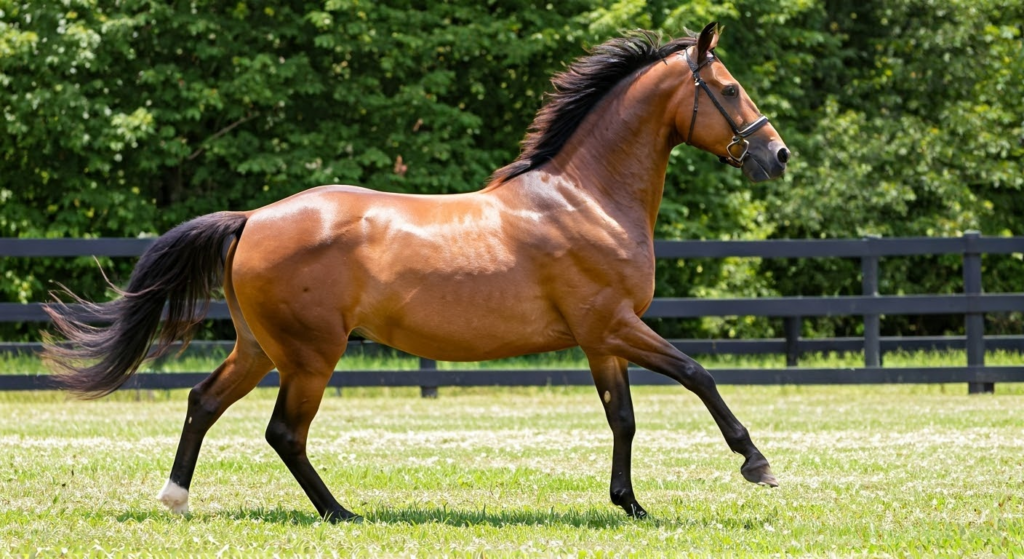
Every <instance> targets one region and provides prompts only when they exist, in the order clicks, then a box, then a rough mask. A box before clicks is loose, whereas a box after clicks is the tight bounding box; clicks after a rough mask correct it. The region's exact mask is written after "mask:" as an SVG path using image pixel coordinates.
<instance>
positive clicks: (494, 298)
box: [355, 278, 576, 361]
mask: <svg viewBox="0 0 1024 559" xmlns="http://www.w3.org/2000/svg"><path fill="white" fill-rule="evenodd" d="M492 279H493V278H492ZM530 287H534V289H531V288H530ZM373 307H375V308H373V309H366V310H367V311H369V312H361V313H360V314H361V315H362V316H361V319H360V320H358V323H357V324H356V325H355V327H356V332H357V333H359V334H362V335H363V336H365V337H367V338H369V339H372V340H375V341H378V342H380V343H383V344H386V345H389V346H391V347H394V348H396V349H399V350H402V351H405V352H408V353H412V354H414V355H419V356H422V357H426V358H429V359H436V360H440V361H483V360H488V359H498V358H502V357H512V356H516V355H523V354H527V353H540V352H544V351H553V350H557V349H564V348H567V347H572V346H574V345H576V343H575V339H574V338H573V336H572V334H571V333H570V332H569V329H568V327H567V326H566V325H565V323H564V321H563V320H562V318H561V315H560V313H559V312H558V311H557V309H555V308H554V306H553V305H552V304H551V303H550V301H548V300H547V299H546V298H545V297H544V296H543V294H542V293H541V290H540V289H539V288H536V286H522V285H520V286H518V287H514V286H510V285H503V282H500V281H487V280H486V279H484V280H482V281H471V280H449V281H447V282H445V284H444V285H439V286H436V287H433V286H431V285H429V284H422V283H421V284H420V285H419V286H418V287H412V286H410V289H408V290H401V289H399V290H396V291H394V297H383V298H382V299H381V300H380V301H379V302H378V303H377V304H375V305H373Z"/></svg>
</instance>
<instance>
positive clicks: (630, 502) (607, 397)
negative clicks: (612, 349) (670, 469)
mask: <svg viewBox="0 0 1024 559" xmlns="http://www.w3.org/2000/svg"><path fill="white" fill-rule="evenodd" d="M587 359H588V360H589V362H590V372H591V373H592V374H593V375H594V384H595V385H596V386H597V394H598V396H600V397H601V403H602V404H603V405H604V413H605V415H606V416H607V417H608V425H609V426H610V427H611V428H612V436H613V437H614V443H613V447H612V482H611V489H610V493H611V498H612V503H615V504H616V505H618V506H620V507H622V509H623V510H625V511H626V514H628V515H630V516H634V517H636V518H644V517H646V516H647V511H645V510H644V508H643V507H641V506H640V503H638V502H636V497H635V496H634V495H633V481H632V479H631V478H630V472H629V467H630V459H631V453H632V446H633V434H634V433H636V421H635V420H634V419H633V400H632V398H630V395H629V377H628V376H627V372H626V366H627V362H626V360H625V359H620V358H618V357H612V356H602V355H593V354H590V353H588V354H587Z"/></svg>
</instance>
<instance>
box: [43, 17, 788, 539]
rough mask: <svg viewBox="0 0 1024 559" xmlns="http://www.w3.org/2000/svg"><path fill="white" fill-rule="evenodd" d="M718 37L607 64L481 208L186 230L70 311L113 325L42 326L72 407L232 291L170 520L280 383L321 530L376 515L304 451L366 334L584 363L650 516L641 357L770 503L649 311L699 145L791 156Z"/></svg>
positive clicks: (359, 209) (396, 343)
mask: <svg viewBox="0 0 1024 559" xmlns="http://www.w3.org/2000/svg"><path fill="white" fill-rule="evenodd" d="M718 36H719V33H718V27H717V24H715V23H712V24H709V25H708V26H707V27H705V28H704V30H703V31H702V32H701V33H700V34H699V35H697V36H687V37H682V38H679V39H675V40H671V41H667V42H662V40H661V39H660V37H659V36H657V35H655V34H653V33H650V32H636V33H630V34H626V35H624V36H622V37H619V38H615V39H612V40H610V41H608V42H606V43H604V44H602V45H599V46H597V47H595V48H594V49H593V50H591V51H590V52H589V54H587V55H585V56H583V57H581V58H579V59H578V60H576V61H575V62H574V63H572V64H571V65H570V66H569V67H568V68H567V69H566V70H565V71H564V72H562V73H560V74H557V75H556V76H554V78H553V79H552V83H553V85H554V91H553V93H550V94H549V95H548V97H547V99H546V102H545V104H544V105H543V107H542V108H541V109H540V111H539V112H538V114H537V116H536V119H535V120H534V122H533V124H532V125H531V128H530V130H529V133H528V134H527V136H526V138H525V139H524V141H523V144H522V151H521V154H520V156H519V157H518V158H517V159H516V160H515V161H514V162H512V163H511V164H509V165H507V166H505V167H503V168H501V169H499V170H498V171H496V172H495V174H494V175H493V176H492V177H491V179H490V181H489V183H488V184H487V186H486V187H485V188H484V189H483V190H481V191H477V192H472V193H464V194H451V195H409V194H390V193H383V192H374V191H370V190H366V189H363V188H358V187H355V186H322V187H318V188H313V189H310V190H307V191H305V192H301V193H299V194H295V195H294V196H291V197H289V198H286V199H284V200H281V201H278V202H275V203H273V204H270V205H268V206H265V207H262V208H259V209H256V210H252V211H244V212H235V211H224V212H218V213H213V214H209V215H205V216H201V217H198V218H196V219H193V220H191V221H188V222H186V223H183V224H181V225H179V226H177V227H175V228H174V229H171V230H170V231H169V232H167V233H166V234H164V235H162V236H161V237H159V238H158V239H156V241H155V242H154V243H153V244H152V245H151V246H150V247H149V248H148V249H147V250H146V251H145V253H144V254H143V255H142V256H141V258H140V259H139V262H138V264H137V265H136V267H135V269H134V271H133V272H132V275H131V278H130V279H129V282H128V285H127V287H126V288H125V289H124V290H123V291H121V292H120V294H119V297H118V298H116V299H115V300H113V301H110V302H107V303H102V304H94V303H86V302H84V301H81V300H80V299H77V298H76V299H77V300H78V301H79V302H81V303H85V305H86V308H87V310H88V311H89V313H90V314H91V315H92V319H93V320H96V321H99V322H103V323H104V324H106V325H105V326H92V325H89V324H86V322H87V320H85V319H83V318H81V316H80V315H76V314H74V313H73V312H72V308H71V307H69V306H67V305H66V304H64V303H61V302H59V301H58V302H55V303H53V304H51V305H50V306H49V307H48V311H47V312H49V314H50V316H51V317H52V319H53V322H54V325H55V328H56V330H57V332H58V333H59V334H60V335H62V336H63V337H65V338H67V340H68V341H69V342H70V343H69V344H68V345H61V344H57V343H55V342H54V338H49V341H48V344H47V350H46V358H47V360H48V361H49V362H50V364H51V367H53V369H54V372H55V373H56V374H57V377H56V378H58V379H59V382H61V383H62V384H63V385H64V386H65V387H66V388H67V389H69V390H71V391H72V392H74V393H77V394H78V395H80V396H82V397H87V398H88V397H100V396H103V395H106V394H109V393H110V392H112V391H114V390H116V389H117V388H118V387H119V386H121V385H122V384H123V383H124V382H125V381H126V380H127V379H128V378H129V377H130V376H131V375H132V374H134V373H135V372H136V370H137V369H138V367H139V365H140V364H141V363H142V362H143V361H144V360H146V359H147V358H151V357H153V356H155V355H159V354H161V353H162V352H164V351H165V350H167V349H168V346H169V345H170V344H171V343H172V342H174V341H176V340H183V341H185V342H187V341H188V340H189V339H190V337H191V334H192V332H193V331H194V330H195V328H196V325H197V322H198V319H197V318H196V307H197V306H198V307H202V305H203V304H204V303H205V304H207V305H208V302H209V299H210V297H211V294H212V291H213V290H214V289H215V288H217V287H220V286H222V287H223V290H224V297H225V299H226V301H227V305H228V307H229V309H230V312H231V319H232V321H233V322H234V326H235V329H236V332H237V341H236V343H235V346H234V349H233V350H232V352H231V353H230V355H229V356H228V357H227V358H226V360H225V361H224V362H223V363H222V364H221V365H220V366H219V367H218V368H217V369H216V370H215V371H214V372H213V373H212V374H211V375H210V376H209V377H208V378H206V379H205V380H203V381H202V382H201V383H199V384H198V385H197V386H196V387H195V388H193V389H192V391H191V392H190V393H189V397H188V410H187V413H186V419H185V424H184V427H183V429H182V433H181V439H180V442H179V444H178V449H177V453H176V454H175V457H174V463H173V465H172V467H171V471H170V476H169V479H168V481H167V484H166V485H165V486H164V488H163V489H162V490H161V491H160V493H159V495H158V498H159V500H160V501H161V502H162V503H163V504H164V505H166V506H167V507H168V508H170V509H171V510H172V511H173V512H176V513H182V514H184V513H186V512H188V495H189V493H188V492H189V488H190V485H191V481H192V475H193V473H194V471H195V466H196V459H197V457H198V455H199V449H200V446H201V444H202V442H203V437H204V436H205V434H206V432H207V430H208V429H209V428H210V426H211V425H213V423H214V422H215V421H217V419H218V418H219V417H220V416H221V414H223V413H224V411H225V410H226V409H227V408H228V406H230V405H231V404H232V403H234V402H235V401H237V400H238V399H239V398H242V397H243V396H245V395H246V394H247V393H249V392H250V391H251V390H252V389H253V388H254V387H256V385H257V383H259V381H260V380H261V379H262V378H263V377H264V376H265V375H266V374H267V373H268V372H269V371H271V370H272V369H274V368H275V367H276V368H277V370H278V371H279V374H280V391H279V393H278V396H277V402H276V404H275V407H274V411H273V413H272V415H271V418H270V422H269V425H268V426H267V430H266V439H267V441H268V442H269V443H270V445H271V446H272V447H273V448H274V450H275V451H276V452H277V453H278V455H280V457H281V459H282V460H283V461H284V463H285V465H286V466H287V467H288V469H289V470H290V471H291V473H292V474H293V475H294V477H295V479H296V480H297V481H298V483H299V485H300V486H301V487H302V489H303V490H304V491H305V493H306V495H307V496H308V497H309V499H310V501H312V503H313V506H314V507H316V510H317V512H318V513H319V514H320V516H321V517H323V518H324V519H327V520H330V521H335V522H336V521H342V520H359V519H360V517H359V516H357V515H356V514H354V513H353V512H351V511H349V510H348V509H346V508H345V507H343V506H342V505H341V504H339V503H338V501H337V500H335V498H334V496H333V495H332V494H331V492H330V490H329V489H328V488H327V486H326V485H325V484H324V482H323V481H322V480H321V478H320V476H319V474H318V473H317V472H316V470H315V469H314V467H313V465H312V464H311V463H310V461H309V459H308V458H307V455H306V438H307V434H308V432H309V425H310V422H311V421H312V420H313V416H314V415H316V412H317V409H318V408H319V405H320V401H321V399H322V397H323V393H324V390H325V388H326V386H327V383H328V380H329V379H330V377H331V375H332V374H333V372H334V369H335V366H336V364H337V363H338V360H339V359H340V358H341V356H342V354H343V353H344V351H345V348H346V343H347V340H348V338H349V336H350V335H352V334H353V333H355V334H358V335H360V336H363V337H365V338H367V339H370V340H374V341H376V342H379V343H381V344H384V345H387V346H391V347H394V348H397V349H399V350H401V351H404V352H407V353H410V354H414V355H418V356H422V357H426V358H430V359H436V360H442V361H479V360H488V359H497V358H502V357H510V356H516V355H522V354H526V353H538V352H546V351H553V350H560V349H565V348H570V347H575V346H580V347H581V348H582V349H583V351H584V352H585V354H586V356H587V359H588V362H589V366H590V370H591V372H592V374H593V378H594V383H595V385H596V386H597V391H598V395H599V397H600V399H601V402H602V404H603V405H604V411H605V414H606V416H607V419H608V424H609V425H610V426H611V430H612V435H613V441H614V442H613V451H612V474H611V487H610V494H611V500H612V502H613V503H614V504H615V505H618V506H620V507H622V508H623V509H624V510H625V512H626V513H628V514H629V515H631V516H634V517H640V518H642V517H644V516H646V515H647V513H646V511H645V510H644V508H643V507H641V506H640V503H638V502H637V499H636V497H635V496H634V494H633V486H632V481H631V478H630V455H631V445H632V440H633V435H634V431H635V423H634V419H633V404H632V401H631V397H630V390H629V378H628V375H627V370H626V367H627V364H628V363H629V362H632V363H636V364H637V365H640V366H642V367H645V368H647V369H650V370H652V371H655V372H657V373H660V374H663V375H665V376H668V377H669V378H672V379H674V380H676V381H678V382H679V383H681V384H682V385H683V386H684V387H686V388H687V389H689V390H691V391H692V392H694V393H695V394H696V395H697V396H698V397H700V399H701V400H702V401H703V403H704V404H705V405H706V406H707V409H708V411H710V412H711V416H712V417H713V418H714V420H715V422H716V423H717V424H718V427H719V428H720V429H721V431H722V435H723V436H724V438H725V440H726V442H727V443H728V445H729V448H730V449H732V451H733V452H736V453H738V454H741V455H743V457H744V462H743V464H742V466H741V468H740V471H741V473H742V475H743V477H744V478H745V479H747V480H748V481H751V482H754V483H759V484H763V485H768V486H776V485H777V482H776V480H775V477H774V476H773V475H772V472H771V469H770V467H769V465H768V461H767V460H766V459H765V457H764V456H763V455H762V454H761V452H760V451H759V450H758V449H757V447H755V446H754V443H753V442H752V441H751V439H750V436H749V434H748V432H747V429H746V428H745V427H744V426H743V425H742V424H741V423H740V422H739V421H738V420H737V419H736V417H735V416H734V415H733V413H732V412H731V411H730V410H729V407H728V406H727V405H726V404H725V402H724V401H723V400H722V397H721V396H720V395H719V393H718V389H717V387H716V385H715V381H714V379H713V378H712V376H711V375H710V374H708V372H707V371H706V370H705V369H704V368H703V367H702V366H701V365H700V364H698V363H697V362H696V361H694V360H693V359H691V358H690V357H688V356H687V355H685V354H683V353H681V352H680V351H678V350H677V349H675V348H674V347H673V346H672V345H671V344H669V343H668V342H667V341H665V340H664V339H663V338H662V337H661V336H659V335H658V334H656V333H655V332H654V331H653V330H651V328H649V327H648V326H646V325H645V324H644V323H643V322H642V321H641V320H640V316H641V315H642V314H643V313H644V311H645V310H646V309H647V307H648V306H649V305H650V304H651V300H652V298H653V297H654V245H653V237H654V226H655V219H656V217H657V214H658V206H659V204H660V202H661V198H662V191H663V188H664V182H665V172H666V169H667V166H668V161H669V153H670V152H671V151H672V149H673V148H674V147H675V146H677V145H679V144H683V143H685V144H689V145H692V146H694V147H697V148H699V149H702V150H704V151H707V152H710V153H712V154H714V155H717V156H719V157H720V158H721V159H722V160H723V161H724V162H726V163H728V164H731V165H733V166H734V167H738V168H740V169H742V171H743V173H744V174H745V175H746V176H747V177H748V178H749V179H750V180H752V181H762V180H769V179H773V178H777V177H779V176H780V175H782V174H783V172H784V171H785V168H786V162H787V160H788V159H789V151H788V150H787V148H786V145H785V143H783V141H782V139H781V138H780V137H779V134H778V133H777V132H776V131H775V129H774V127H773V126H772V125H771V124H770V123H769V122H768V119H767V118H765V117H764V116H762V115H761V113H760V112H759V111H758V109H757V107H756V106H755V105H754V103H753V102H752V101H751V100H750V98H749V97H748V96H747V95H746V93H745V92H744V90H743V88H742V87H741V86H740V84H739V83H737V82H736V80H735V79H734V78H733V77H732V76H731V75H730V73H729V71H728V70H726V68H725V66H724V65H723V64H722V62H721V60H720V59H719V58H718V57H717V56H716V55H715V53H714V48H715V45H716V44H717V42H718ZM705 97H706V98H707V99H706V102H704V103H700V102H699V101H700V100H701V98H705ZM225 246H227V249H226V255H225V248H224V247H225ZM165 306H166V307H167V311H166V312H167V314H166V316H165V317H163V318H162V313H163V312H164V309H165ZM154 343H155V344H156V347H155V348H153V349H152V350H151V347H152V345H153V344H154Z"/></svg>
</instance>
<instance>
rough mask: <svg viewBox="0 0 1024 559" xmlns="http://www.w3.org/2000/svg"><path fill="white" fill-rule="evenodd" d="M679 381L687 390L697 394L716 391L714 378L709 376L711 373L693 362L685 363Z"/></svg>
mask: <svg viewBox="0 0 1024 559" xmlns="http://www.w3.org/2000/svg"><path fill="white" fill-rule="evenodd" d="M681 381H682V383H683V385H684V386H685V387H686V388H687V389H689V390H690V391H691V392H695V393H697V394H701V393H706V392H709V391H712V390H717V389H718V385H717V384H716V383H715V377H713V376H711V373H709V372H708V371H707V369H705V368H704V367H703V366H702V365H701V364H700V363H697V362H696V361H693V360H689V361H687V363H686V364H685V365H684V366H683V370H682V379H681Z"/></svg>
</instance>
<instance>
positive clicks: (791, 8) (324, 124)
mask: <svg viewBox="0 0 1024 559" xmlns="http://www.w3.org/2000/svg"><path fill="white" fill-rule="evenodd" d="M713 19H714V20H719V21H721V22H723V23H724V24H725V27H726V31H725V34H724V37H723V39H722V42H721V45H720V47H719V49H718V50H719V53H720V54H721V55H722V58H723V59H724V60H725V62H726V63H727V64H728V65H729V68H730V70H731V71H732V72H733V74H734V75H735V76H736V77H737V79H738V80H739V81H740V82H741V83H742V84H743V85H744V86H745V87H746V89H747V91H748V92H749V93H750V95H751V97H752V98H753V99H754V100H755V101H756V102H757V103H758V106H759V107H760V109H761V110H762V111H763V112H764V113H765V114H767V115H769V116H770V117H771V118H772V122H773V123H774V124H775V126H776V127H777V129H778V130H779V131H780V132H781V133H782V134H783V136H784V138H785V139H786V141H787V143H788V144H789V147H790V148H791V149H792V150H793V152H794V154H795V159H794V160H793V162H792V163H791V166H790V171H789V173H788V175H787V176H786V177H785V178H784V179H783V180H782V181H777V182H774V183H768V184H766V185H763V186H762V185H756V186H755V185H750V184H748V183H746V182H745V180H744V179H743V178H742V177H741V176H740V174H739V173H737V172H736V171H735V170H733V169H731V168H727V167H724V166H721V165H720V164H719V163H718V162H717V161H716V160H715V158H714V157H712V156H710V155H708V154H705V153H701V152H698V151H696V150H693V149H692V148H689V147H681V148H679V149H677V150H676V152H675V153H674V154H673V158H672V159H673V160H672V165H671V167H670V171H669V176H668V177H667V181H666V187H665V200H664V204H663V208H662V215H661V220H660V224H659V231H658V235H659V236H661V237H664V238H697V239H763V238H785V237H792V238H807V237H809V238H819V237H857V236H860V235H864V234H881V235H886V236H904V235H956V234H959V233H960V232H962V231H964V230H966V229H980V230H981V231H982V232H983V233H984V234H987V235H1009V234H1016V235H1020V234H1024V223H1022V216H1024V207H1022V204H1024V202H1022V201H1021V200H1022V199H1024V198H1022V196H1021V192H1020V191H1021V189H1022V187H1024V173H1022V172H1021V171H1022V170H1021V161H1022V159H1024V145H1022V142H1024V132H1022V126H1024V122H1022V120H1024V117H1022V116H1021V115H1022V114H1024V84H1022V80H1021V76H1022V75H1024V51H1022V28H1021V26H1020V24H1019V22H1020V21H1024V8H1022V7H1021V4H1020V3H1019V2H1014V1H1011V0H979V1H970V2H968V1H966V0H940V1H933V0H928V1H925V0H894V1H889V2H884V3H883V2H878V1H869V2H860V1H857V2H854V1H853V0H800V1H798V2H783V1H781V0H768V1H758V2H755V1H753V0H740V1H736V2H728V3H713V2H709V1H707V0H695V1H691V2H687V3H683V4H679V3H674V2H673V3H669V2H667V1H663V0H620V1H617V2H614V3H611V4H609V3H604V2H596V1H594V0H569V1H566V2H557V3H555V2H551V3H547V2H526V1H522V0H518V1H517V0H507V1H497V0H490V1H488V2H474V1H469V0H450V1H446V2H422V1H420V2H416V1H412V0H405V1H400V0H399V1H393V2H387V3H370V2H365V1H359V0H327V1H324V2H319V3H298V2H281V3H263V2H250V1H244V0H243V1H241V2H237V3H234V4H231V3H227V4H225V3H217V2H210V1H208V0H196V1H194V2H188V3H162V2H151V1H147V0H124V1H122V2H118V3H114V4H111V3H106V2H96V1H94V0H67V1H65V2H61V3H56V2H32V3H29V2H14V1H10V0H0V86H2V93H0V106H2V111H3V120H2V122H0V127H2V129H3V134H0V177H2V178H0V205H2V210H0V236H10V237H87V236H138V235H155V234H159V233H160V232H162V231H164V230H166V229H168V228H169V227H171V226H173V225H175V224H176V223H179V222H181V221H183V220H185V219H188V218H190V217H193V216H195V215H198V214H203V213H209V212H211V211H216V210H222V209H248V208H253V207H258V206H260V205H263V204H266V203H269V202H271V201H274V200H277V199H280V198H282V197H285V196H288V195H290V194H292V193H295V192H298V191H300V190H303V189H305V188H308V187H311V186H315V185H319V184H327V183H350V184H360V185H365V186H369V187H371V188H376V189H383V190H391V191H402V192H419V193H440V192H460V191H468V190H474V189H477V188H479V187H481V186H482V185H483V183H484V181H485V180H486V178H487V176H488V175H489V174H490V173H491V172H492V171H493V170H494V169H496V168H498V167H500V166H502V165H503V164H505V163H507V162H508V161H510V160H511V159H512V158H514V157H515V155H516V151H517V143H518V141H519V140H520V139H521V138H522V136H523V134H524V132H525V130H526V127H527V125H528V124H529V122H530V120H531V119H532V117H533V114H534V113H535V111H536V109H537V108H538V107H539V106H540V103H541V101H542V94H543V92H545V91H547V90H548V89H549V82H548V79H549V77H550V75H551V74H552V73H553V72H555V71H557V70H559V69H560V68H562V67H563V65H564V64H565V63H567V62H568V61H570V60H571V59H573V58H575V57H576V56H579V55H580V54H582V53H583V49H584V48H585V47H586V46H587V45H593V44H596V43H598V42H600V41H603V40H604V39H606V38H607V37H609V36H611V35H614V34H617V33H618V32H619V30H621V29H628V28H636V27H648V28H655V29H662V30H664V31H665V32H666V33H667V34H669V35H679V34H681V33H682V32H683V29H684V28H686V27H689V28H691V29H699V28H700V27H701V26H703V24H704V23H706V22H707V21H710V20H713ZM104 264H105V265H107V266H108V267H110V268H111V270H110V272H111V275H112V279H113V280H114V281H115V282H116V281H118V280H123V279H124V278H125V277H127V274H128V272H129V270H130V263H128V262H124V261H119V262H113V263H112V262H104ZM986 267H987V270H986V273H987V274H989V275H987V278H991V279H988V280H986V281H988V283H987V284H986V289H987V290H989V291H1016V290H1018V289H1019V273H1020V261H1019V260H1018V259H1013V258H1004V259H992V260H990V261H989V262H987V263H986ZM2 268H3V269H2V270H0V277H2V279H0V299H3V300H9V301H32V300H41V299H43V298H44V297H45V291H46V289H48V288H49V285H48V284H47V283H46V282H48V281H49V280H58V281H62V282H65V283H68V284H69V286H71V287H72V288H73V289H74V290H76V291H78V292H80V293H82V294H84V295H86V296H88V297H102V296H104V291H105V290H106V289H107V287H106V284H105V283H104V282H103V281H102V279H101V278H99V277H98V274H96V273H95V264H94V263H93V261H92V260H91V259H75V260H55V261H45V260H39V259H35V260H21V259H8V260H6V261H5V262H3V264H2ZM857 274H858V271H857V265H856V262H849V261H839V260H835V261H833V260H824V261H822V260H815V261H771V262H769V261H765V262H761V261H758V260H754V259H733V260H725V261H702V262H661V263H659V283H658V286H657V287H658V293H659V295H663V296H716V295H731V296H759V295H773V294H806V295H813V294H821V293H824V294H849V293H856V292H858V290H859V278H858V276H857ZM882 274H883V277H882V281H883V289H884V291H886V292H889V293H899V292H920V291H938V292H949V291H955V290H957V289H958V288H959V283H960V281H961V280H960V277H959V276H960V270H959V264H958V261H957V260H956V259H924V260H922V259H916V260H911V259H906V260H893V261H886V262H884V263H883V266H882ZM858 324H859V321H858V320H856V319H850V320H823V321H819V322H815V323H813V324H810V325H809V326H808V328H809V329H810V331H813V332H822V333H829V332H835V333H852V332H854V331H856V329H857V327H858V326H857V325H858ZM915 324H916V326H915ZM915 324H912V323H909V322H907V321H905V320H903V319H893V320H886V321H885V323H884V325H885V327H886V328H887V329H888V330H890V331H897V330H899V331H904V330H907V329H908V328H910V327H912V326H913V327H914V328H918V331H921V332H940V331H943V330H948V329H955V328H956V327H958V326H957V322H956V321H953V322H943V321H942V320H939V321H938V322H935V323H920V324H917V323H915ZM776 326H777V325H776V324H775V323H774V322H772V321H770V320H764V319H750V318H736V319H717V318H716V319H706V320H696V321H687V322H683V323H680V324H675V325H673V324H662V325H660V327H661V328H663V329H664V331H665V333H669V334H673V335H735V336H742V335H771V334H773V330H774V329H775V328H776ZM1005 327H1006V328H1007V329H1008V330H1013V329H1017V330H1019V328H1020V322H1019V320H1014V319H1011V320H1009V321H1006V322H1005ZM0 328H3V330H0V331H3V332H6V333H8V334H10V335H14V332H13V331H11V330H10V327H7V326H3V325H0ZM29 331H30V330H27V329H21V328H19V329H18V330H17V332H19V334H18V335H19V336H24V335H26V333H27V332H29ZM6 337H10V336H6Z"/></svg>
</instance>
